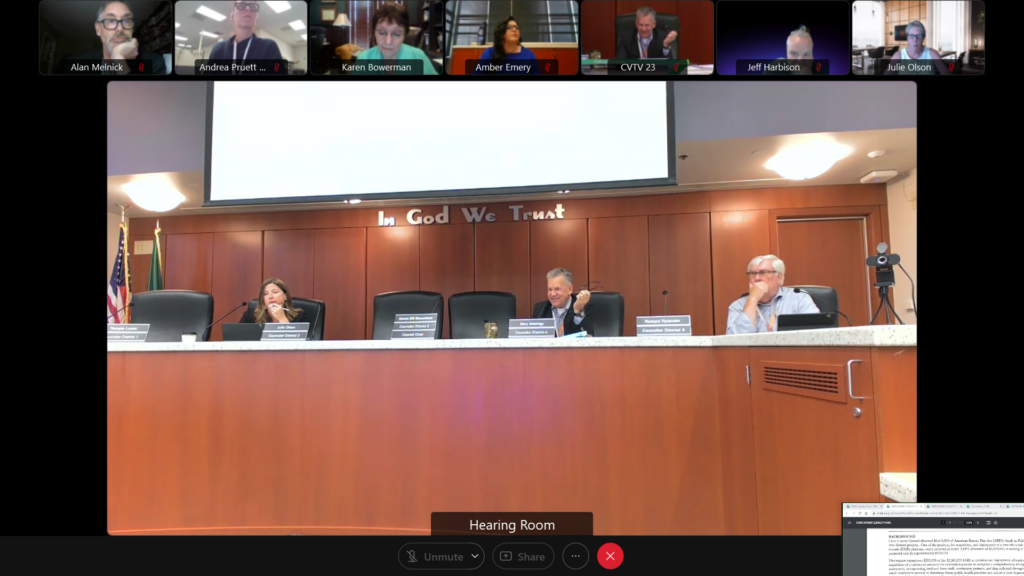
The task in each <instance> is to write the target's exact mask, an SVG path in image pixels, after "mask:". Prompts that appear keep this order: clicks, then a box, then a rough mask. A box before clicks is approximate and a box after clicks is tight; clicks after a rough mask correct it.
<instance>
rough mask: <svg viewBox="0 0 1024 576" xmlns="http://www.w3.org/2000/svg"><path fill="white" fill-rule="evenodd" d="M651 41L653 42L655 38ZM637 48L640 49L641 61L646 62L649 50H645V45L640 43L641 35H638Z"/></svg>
mask: <svg viewBox="0 0 1024 576" xmlns="http://www.w3.org/2000/svg"><path fill="white" fill-rule="evenodd" d="M651 41H652V42H653V41H654V38H651ZM648 46H649V45H648ZM636 47H637V48H639V49H640V59H641V60H646V59H647V50H644V45H643V44H641V43H640V35H639V34H637V35H636Z"/></svg>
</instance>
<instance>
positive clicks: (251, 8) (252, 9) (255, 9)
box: [235, 2, 260, 12]
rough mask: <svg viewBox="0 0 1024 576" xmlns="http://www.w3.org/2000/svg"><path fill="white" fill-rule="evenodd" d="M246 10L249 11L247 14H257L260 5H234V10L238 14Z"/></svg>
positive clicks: (253, 3) (238, 3) (249, 3)
mask: <svg viewBox="0 0 1024 576" xmlns="http://www.w3.org/2000/svg"><path fill="white" fill-rule="evenodd" d="M246 8H248V9H249V12H259V11H260V5H259V3H258V2H236V3H235V10H238V11H239V12H242V11H243V10H245V9H246Z"/></svg>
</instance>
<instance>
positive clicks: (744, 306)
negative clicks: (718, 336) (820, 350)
mask: <svg viewBox="0 0 1024 576" xmlns="http://www.w3.org/2000/svg"><path fill="white" fill-rule="evenodd" d="M747 278H749V285H750V292H748V293H747V294H745V295H744V296H741V297H740V298H739V299H737V300H736V301H735V302H733V303H732V304H731V305H730V306H729V319H728V321H727V322H726V328H725V333H726V334H748V333H750V332H776V331H778V328H779V322H778V319H779V316H781V315H783V314H818V313H819V312H821V311H820V310H818V307H817V306H816V305H815V304H814V300H812V299H811V297H810V296H809V295H808V294H806V293H802V292H801V293H797V292H794V291H793V290H792V289H790V288H783V287H782V283H783V282H784V281H785V279H786V264H785V263H784V262H783V261H782V260H781V259H779V258H778V257H776V256H772V255H771V254H768V255H766V256H758V257H757V258H754V259H753V260H751V261H750V263H749V264H747Z"/></svg>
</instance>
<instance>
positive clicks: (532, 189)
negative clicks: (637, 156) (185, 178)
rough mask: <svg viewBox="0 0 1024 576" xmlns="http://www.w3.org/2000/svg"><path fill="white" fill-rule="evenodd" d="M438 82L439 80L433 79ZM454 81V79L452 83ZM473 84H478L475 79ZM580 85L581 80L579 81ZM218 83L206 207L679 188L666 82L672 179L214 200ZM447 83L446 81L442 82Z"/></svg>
mask: <svg viewBox="0 0 1024 576" xmlns="http://www.w3.org/2000/svg"><path fill="white" fill-rule="evenodd" d="M552 80H553V81H568V80H569V79H568V78H557V79H555V78H553V79H552ZM431 81H433V82H438V81H439V80H431ZM448 81H450V80H448ZM471 81H477V79H472V80H471ZM576 81H577V82H578V80H576ZM215 82H216V81H214V80H211V81H209V82H207V87H206V122H205V123H206V126H205V130H206V134H205V142H206V151H205V155H204V170H203V207H217V206H262V205H268V204H281V205H288V204H329V203H338V204H341V203H344V202H345V201H346V200H354V199H359V200H360V201H362V202H373V201H376V200H396V199H397V200H423V199H438V198H458V197H463V196H464V197H467V198H471V197H481V196H498V195H509V194H542V193H545V192H557V191H559V190H570V191H580V190H609V189H616V188H622V189H627V188H647V187H659V186H677V185H678V182H676V159H675V149H676V141H675V138H676V117H675V88H674V83H673V82H670V81H668V80H663V81H662V82H664V85H665V120H666V123H667V125H668V126H667V130H666V140H667V141H666V143H665V149H666V161H667V162H668V176H667V177H665V178H645V179H637V180H616V181H611V182H578V183H572V182H569V183H564V184H558V185H554V184H552V185H540V186H508V187H501V188H472V189H464V190H421V191H406V192H378V193H373V194H369V195H367V194H335V195H324V196H301V197H275V198H253V199H245V200H235V199H233V200H210V188H211V185H212V179H213V172H212V170H211V166H212V163H213V92H214V84H215ZM441 82H444V80H441Z"/></svg>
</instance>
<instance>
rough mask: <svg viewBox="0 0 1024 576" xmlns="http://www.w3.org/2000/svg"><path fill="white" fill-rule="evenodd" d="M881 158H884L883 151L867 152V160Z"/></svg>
mask: <svg viewBox="0 0 1024 576" xmlns="http://www.w3.org/2000/svg"><path fill="white" fill-rule="evenodd" d="M882 156H885V150H874V151H871V152H868V158H881V157H882Z"/></svg>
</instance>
